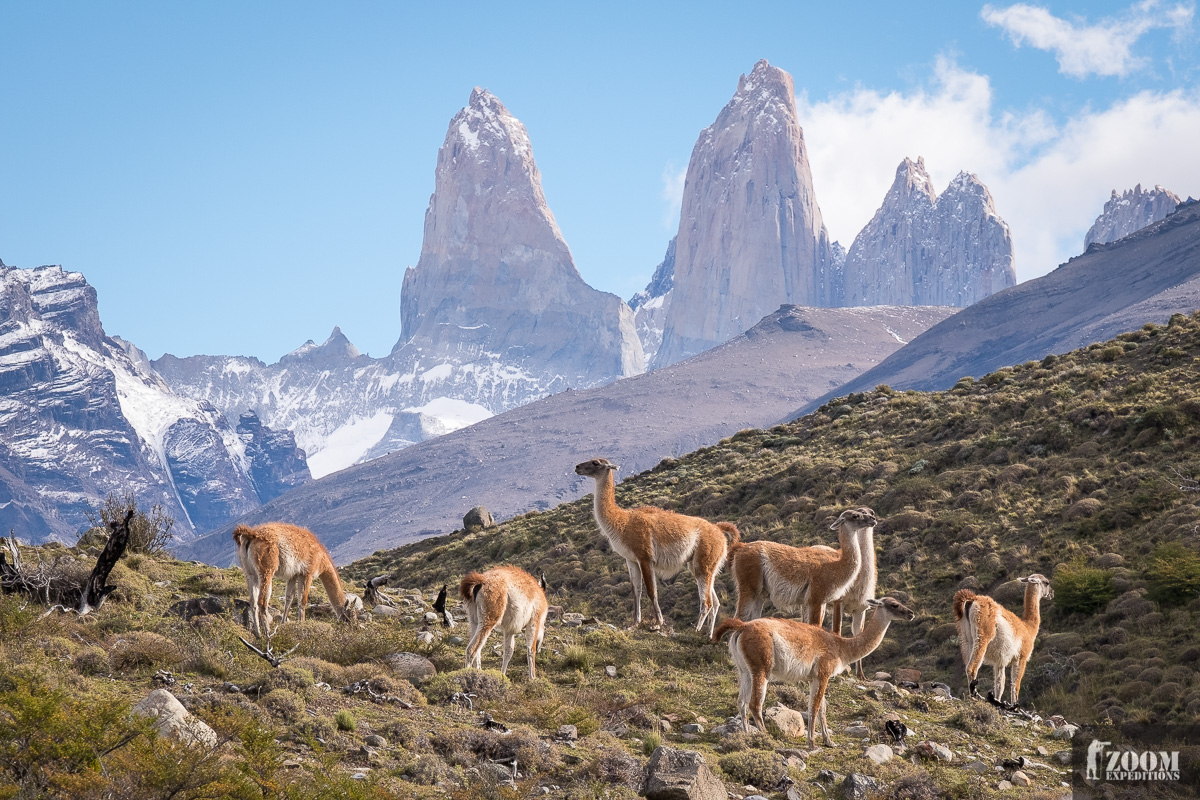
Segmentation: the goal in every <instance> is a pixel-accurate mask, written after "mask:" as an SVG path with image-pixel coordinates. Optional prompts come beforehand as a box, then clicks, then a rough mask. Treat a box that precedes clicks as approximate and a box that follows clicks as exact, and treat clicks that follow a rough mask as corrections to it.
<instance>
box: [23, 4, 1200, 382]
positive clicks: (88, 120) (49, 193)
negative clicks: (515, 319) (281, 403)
mask: <svg viewBox="0 0 1200 800" xmlns="http://www.w3.org/2000/svg"><path fill="white" fill-rule="evenodd" d="M435 5H436V6H437V7H434V6H435ZM423 6H430V7H428V8H425V7H423ZM1196 30H1197V28H1196V21H1195V19H1194V7H1193V5H1192V4H1191V3H1177V2H1174V3H1152V2H1150V3H1147V2H1143V3H1139V4H1135V5H1131V4H1130V3H1128V2H1126V3H1108V2H1088V3H1086V4H1085V3H1082V2H1071V3H1059V2H1054V3H1049V4H1044V5H1037V4H1022V5H1012V4H1004V3H993V4H991V5H985V4H972V3H963V2H945V3H926V4H919V5H918V4H900V3H894V2H887V3H884V2H879V3H855V4H831V3H820V4H817V3H798V2H778V3H776V2H761V3H757V4H754V5H753V6H752V7H749V8H744V9H739V8H737V7H735V6H734V4H717V3H687V4H683V3H680V4H665V3H659V4H651V3H644V2H643V3H609V4H603V5H600V4H594V5H590V6H583V5H576V6H573V5H571V4H562V3H544V4H528V3H527V4H507V5H497V4H487V5H483V4H474V3H458V4H453V5H451V4H401V3H390V2H389V3H370V2H355V3H296V2H292V3H269V2H261V3H254V4H245V3H224V2H208V3H203V4H201V3H194V4H184V3H119V2H112V3H61V2H53V1H51V2H38V3H18V2H9V1H8V0H5V1H4V2H0V59H2V61H0V109H3V124H2V125H0V187H2V188H3V191H2V192H0V258H2V259H3V260H4V262H5V263H6V264H9V265H16V266H22V267H32V266H37V265H39V264H47V263H56V264H62V265H63V266H64V267H66V268H68V269H71V270H77V271H81V272H83V273H84V275H85V276H87V278H88V280H89V281H90V282H91V283H92V284H93V285H94V286H95V287H96V288H97V290H98V292H99V296H100V311H101V317H102V319H103V321H104V324H105V328H106V329H107V330H108V332H109V333H110V334H117V335H120V336H123V337H125V338H127V339H130V340H131V341H133V342H134V343H136V344H138V345H139V346H140V347H142V348H143V349H145V350H146V351H147V352H148V353H149V354H150V355H151V356H152V357H157V356H159V355H161V354H162V353H163V352H171V353H174V354H176V355H191V354H195V353H230V354H245V355H255V356H258V357H260V358H263V359H264V360H267V361H274V360H275V359H277V358H278V357H279V356H280V355H282V354H284V353H286V352H287V351H289V350H291V349H293V348H295V347H297V346H299V345H300V344H302V343H303V342H304V341H305V340H306V339H315V340H317V341H321V340H323V339H324V338H325V337H326V336H327V335H328V334H329V331H330V330H331V329H332V328H333V326H334V325H340V326H341V327H342V329H343V330H344V331H345V332H346V334H347V335H348V336H349V337H350V339H351V340H352V341H353V342H355V344H357V345H358V346H359V348H360V349H362V350H364V351H367V352H370V353H371V354H372V355H376V356H379V355H384V354H386V353H387V352H388V351H389V350H390V349H391V347H392V345H393V344H394V343H395V341H396V339H397V337H398V336H399V331H400V321H399V299H400V285H401V280H402V278H403V273H404V268H405V267H406V266H408V265H410V264H415V263H416V261H417V259H418V257H419V255H420V247H421V235H422V228H423V223H424V213H425V208H426V206H427V204H428V201H429V195H430V193H431V192H432V190H433V170H434V164H435V160H436V156H437V149H438V147H439V146H440V145H441V143H442V140H443V139H444V137H445V133H446V126H447V124H448V122H449V120H450V118H451V117H452V116H453V115H454V114H455V112H456V111H457V110H458V109H459V108H461V107H462V106H463V105H464V104H465V103H466V102H467V99H468V96H469V94H470V91H471V88H472V87H473V86H476V85H478V86H484V87H486V88H488V89H490V90H491V91H492V92H493V93H495V94H496V95H497V96H498V97H499V98H500V99H501V100H502V101H503V102H504V103H505V105H507V106H508V108H509V109H510V110H511V111H512V113H513V114H514V115H516V116H517V117H518V118H519V119H521V120H522V121H523V122H524V123H525V125H526V127H527V128H528V130H529V134H530V138H531V140H532V143H533V148H534V155H535V158H536V160H537V162H538V166H539V168H540V170H541V173H542V178H543V182H544V188H545V193H546V197H547V200H548V202H549V203H550V207H551V209H552V210H553V212H554V214H555V216H556V218H557V219H558V223H559V226H560V227H561V229H562V231H563V235H564V237H565V238H566V240H567V243H568V244H569V245H570V247H571V250H572V253H573V255H574V257H575V260H576V263H577V266H578V267H579V269H580V272H581V273H582V274H583V276H584V278H585V279H586V280H587V281H588V282H589V283H591V284H592V285H593V286H596V287H597V288H600V289H603V290H606V291H611V292H614V293H616V294H619V295H621V296H622V297H625V298H628V297H629V296H630V295H631V294H633V293H634V292H635V291H637V290H639V289H640V288H642V287H643V286H644V285H645V283H646V281H647V280H648V279H649V276H650V273H651V271H652V270H653V268H654V266H655V264H657V262H658V261H659V260H660V259H661V257H662V254H663V251H664V250H665V248H666V244H667V242H668V240H669V239H670V237H671V236H672V235H673V234H674V229H675V227H676V226H677V224H678V194H679V191H680V188H681V182H682V175H683V171H684V170H685V169H686V166H687V161H688V158H689V156H690V154H691V150H692V146H693V144H694V143H695V140H696V137H697V135H698V134H699V132H700V130H701V129H702V128H704V127H705V126H707V125H709V124H710V123H711V122H712V121H713V119H714V118H715V117H716V115H717V113H718V112H719V111H720V109H721V107H722V106H723V105H724V104H725V103H726V102H727V101H728V100H729V98H730V96H731V95H732V93H733V91H734V89H735V88H736V86H737V79H738V75H739V74H741V73H744V72H748V71H749V70H750V69H751V67H752V66H753V65H754V62H755V61H757V60H758V59H760V58H766V59H768V60H769V61H770V62H771V63H773V64H775V65H777V66H780V67H782V68H783V69H785V70H787V71H788V72H790V73H791V74H792V76H793V77H794V79H795V82H796V89H797V94H798V96H799V105H800V122H801V125H802V126H803V128H804V130H805V136H806V140H807V142H808V145H809V148H810V159H811V161H812V167H813V173H814V183H815V190H816V195H817V199H818V202H819V203H820V205H821V209H822V211H823V213H824V215H825V219H826V222H827V224H828V226H829V228H830V232H831V234H832V235H833V236H834V237H835V238H838V239H840V240H841V241H842V243H843V244H845V245H846V246H849V244H850V242H851V240H852V239H853V237H854V235H855V234H856V233H857V232H858V230H859V228H861V226H862V225H863V224H865V223H866V222H867V220H868V219H869V218H870V216H871V215H872V214H873V213H874V210H875V209H876V208H877V207H878V205H879V202H880V201H881V200H882V198H883V195H884V193H885V192H886V190H887V187H888V186H889V185H890V183H891V180H892V176H893V173H894V170H895V167H896V165H897V164H898V163H899V162H900V160H901V159H902V158H904V157H905V156H911V157H913V158H916V157H917V156H923V157H924V158H925V160H926V163H927V166H928V167H929V170H930V173H931V175H932V177H933V180H934V184H935V186H936V187H937V188H938V190H939V191H940V190H941V189H943V188H944V187H945V185H946V184H947V183H948V182H949V180H950V179H951V178H952V177H953V176H954V174H956V173H957V172H958V171H959V170H967V171H969V172H975V173H976V174H978V175H979V177H980V178H981V179H982V180H983V181H984V183H986V184H987V185H988V186H989V188H991V190H992V192H993V195H994V197H995V200H996V207H997V210H998V212H999V213H1000V215H1001V216H1002V217H1003V218H1005V219H1006V220H1007V221H1008V222H1009V224H1010V226H1011V227H1012V231H1013V237H1014V242H1015V245H1016V252H1017V270H1018V275H1019V277H1020V278H1021V279H1023V280H1024V279H1028V278H1030V277H1033V276H1036V275H1040V274H1043V273H1045V272H1047V271H1049V270H1050V269H1052V268H1053V267H1054V266H1055V265H1057V264H1058V263H1059V262H1060V261H1062V260H1065V258H1067V257H1069V256H1070V255H1073V254H1075V253H1078V252H1079V251H1080V250H1081V248H1082V237H1083V233H1084V231H1086V229H1087V228H1088V226H1089V225H1090V224H1091V222H1092V220H1093V219H1094V217H1095V216H1096V214H1097V213H1099V211H1100V208H1101V207H1102V205H1103V203H1104V200H1105V199H1107V197H1108V194H1109V191H1110V190H1111V189H1114V188H1115V189H1125V188H1130V187H1132V186H1133V185H1134V184H1135V183H1138V182H1141V183H1143V184H1145V185H1147V186H1149V185H1152V184H1154V183H1161V184H1163V185H1165V186H1167V187H1168V188H1171V189H1173V190H1174V191H1175V192H1177V193H1179V194H1181V195H1184V196H1187V195H1188V194H1192V195H1197V196H1200V154H1198V151H1197V148H1196V145H1195V142H1196V141H1200V90H1198V86H1200V81H1198V77H1200V69H1198V67H1200V62H1198V60H1197V57H1198V55H1200V53H1198V49H1197V35H1196Z"/></svg>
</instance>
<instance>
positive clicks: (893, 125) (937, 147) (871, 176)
mask: <svg viewBox="0 0 1200 800" xmlns="http://www.w3.org/2000/svg"><path fill="white" fill-rule="evenodd" d="M797 104H798V106H799V111H800V121H801V124H802V125H803V126H804V135H805V141H806V143H807V145H808V150H809V161H810V164H811V167H812V172H813V183H814V187H815V189H816V194H817V198H818V200H819V202H820V206H821V211H822V214H823V216H824V219H825V223H826V226H827V227H828V229H829V232H830V235H831V236H833V237H834V238H836V239H839V240H840V241H841V242H842V244H843V245H845V246H846V247H849V246H850V243H851V242H852V241H853V238H854V236H855V235H856V234H857V233H858V231H859V230H860V229H861V228H862V226H863V225H865V224H866V223H867V221H868V220H870V218H871V217H872V216H873V215H874V213H875V211H876V210H877V209H878V208H879V204H880V202H881V201H882V200H883V196H884V194H885V193H886V192H887V189H888V187H889V186H891V183H892V180H893V178H894V176H895V171H896V167H897V165H899V163H900V161H901V160H902V159H903V158H904V157H905V156H908V157H911V158H913V159H916V158H917V157H918V156H924V158H925V164H926V167H927V169H928V170H929V173H930V177H931V178H932V179H933V183H934V187H935V189H936V190H938V191H939V192H940V191H942V190H943V189H945V187H946V185H947V184H948V183H949V182H950V179H951V178H953V177H954V175H955V174H957V173H958V172H959V171H961V170H965V171H967V172H973V173H975V174H977V175H978V176H979V178H980V180H982V181H983V182H984V183H985V184H986V185H987V187H988V188H989V190H990V191H991V192H992V196H993V198H994V200H995V204H996V210H997V212H998V213H999V214H1000V216H1001V217H1003V218H1004V220H1005V221H1006V222H1008V224H1009V226H1010V228H1011V230H1012V236H1013V246H1014V249H1015V258H1016V267H1017V275H1018V278H1019V279H1020V280H1027V279H1029V278H1032V277H1036V276H1038V275H1042V274H1044V273H1046V272H1049V271H1050V270H1051V269H1053V268H1054V267H1055V266H1057V265H1058V264H1060V263H1062V262H1063V261H1065V260H1066V259H1068V258H1069V257H1071V256H1073V255H1077V254H1079V253H1080V252H1082V250H1083V235H1084V233H1085V232H1086V231H1087V229H1088V228H1089V227H1090V226H1091V224H1092V222H1093V221H1094V220H1095V218H1096V216H1097V215H1098V214H1099V213H1100V211H1101V210H1102V209H1103V206H1104V201H1105V200H1107V199H1108V197H1109V193H1110V192H1111V190H1113V189H1117V190H1124V189H1128V188H1132V187H1133V186H1134V185H1135V184H1137V183H1141V184H1142V185H1143V186H1147V187H1149V186H1153V185H1154V184H1156V183H1158V184H1162V185H1163V186H1166V187H1167V188H1169V189H1171V190H1173V191H1174V192H1176V193H1177V194H1180V195H1182V196H1184V197H1186V196H1187V195H1188V194H1192V195H1200V159H1197V158H1196V157H1195V142H1197V141H1200V91H1196V90H1191V91H1187V92H1184V91H1174V92H1163V93H1160V92H1148V91H1147V92H1141V93H1139V94H1136V95H1134V96H1132V97H1128V98H1125V99H1123V100H1121V101H1119V102H1117V103H1115V104H1113V105H1112V106H1110V107H1108V108H1104V109H1099V110H1097V109H1086V110H1083V111H1081V112H1079V113H1078V114H1077V115H1076V116H1075V117H1073V118H1072V119H1070V120H1068V121H1067V122H1065V123H1063V124H1061V125H1056V124H1054V123H1053V121H1052V120H1051V118H1050V116H1049V115H1048V114H1046V113H1045V112H1043V111H1041V110H1039V109H1032V110H1028V111H1024V112H1021V113H1014V112H998V111H997V110H996V109H995V108H994V100H993V95H992V90H991V85H990V82H989V80H988V78H987V77H986V76H983V75H979V74H977V73H972V72H969V71H966V70H963V69H961V68H959V67H958V66H957V65H955V64H954V63H953V62H952V61H949V60H947V59H940V60H939V61H938V63H937V66H936V68H935V73H934V81H933V83H932V85H931V86H930V87H928V88H925V89H918V90H914V91H912V92H908V93H902V92H889V93H886V94H885V93H880V92H877V91H875V90H872V89H868V88H864V87H858V88H856V89H854V90H851V91H848V92H845V93H843V94H839V95H835V96H833V97H830V98H829V99H827V100H823V101H818V102H813V101H811V100H809V99H808V98H807V97H806V96H804V95H801V96H799V97H797Z"/></svg>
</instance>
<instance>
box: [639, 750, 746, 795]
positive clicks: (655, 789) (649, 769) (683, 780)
mask: <svg viewBox="0 0 1200 800" xmlns="http://www.w3.org/2000/svg"><path fill="white" fill-rule="evenodd" d="M640 793H641V795H642V796H643V797H645V798H646V799H647V800H726V798H727V797H728V795H727V793H726V791H725V784H723V783H721V781H720V779H719V778H717V776H716V775H714V774H713V772H712V770H711V769H709V768H708V765H707V764H706V763H704V756H702V755H700V754H699V753H697V752H695V751H694V750H676V749H674V748H672V747H667V746H666V745H662V746H661V747H659V748H658V749H656V750H655V751H654V753H653V754H652V755H651V756H650V762H649V763H648V764H646V774H645V778H644V779H643V781H642V788H641V792H640Z"/></svg>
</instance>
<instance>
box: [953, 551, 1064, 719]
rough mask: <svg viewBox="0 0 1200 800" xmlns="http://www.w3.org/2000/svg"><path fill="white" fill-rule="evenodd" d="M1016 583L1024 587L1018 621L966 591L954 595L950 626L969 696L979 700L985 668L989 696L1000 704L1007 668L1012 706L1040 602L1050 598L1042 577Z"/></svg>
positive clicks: (1050, 591)
mask: <svg viewBox="0 0 1200 800" xmlns="http://www.w3.org/2000/svg"><path fill="white" fill-rule="evenodd" d="M1018 580H1020V581H1021V582H1022V583H1024V584H1025V607H1024V609H1023V610H1022V613H1021V616H1019V617H1018V616H1017V615H1016V614H1014V613H1012V612H1011V611H1009V610H1008V609H1007V608H1005V607H1004V606H1002V605H1000V604H999V603H997V602H996V601H995V600H993V599H992V598H990V597H984V596H981V595H977V594H975V593H974V592H972V591H971V590H969V589H959V590H958V591H957V592H955V593H954V624H955V625H956V626H957V627H958V642H959V647H960V648H961V650H962V657H963V663H964V664H966V665H967V688H968V690H969V691H970V693H971V695H972V696H975V697H978V696H979V695H978V693H977V692H976V691H975V686H976V684H978V683H979V668H980V667H981V666H982V665H984V664H988V665H990V666H991V668H992V696H993V697H995V698H996V699H997V700H1003V699H1004V698H1003V694H1004V670H1005V668H1006V667H1007V668H1010V669H1011V670H1012V688H1011V689H1010V690H1009V691H1010V692H1011V699H1010V702H1011V703H1012V704H1013V705H1016V704H1017V697H1018V696H1019V695H1020V694H1021V678H1023V677H1024V676H1025V665H1026V664H1027V663H1029V654H1030V653H1032V652H1033V642H1034V640H1035V639H1036V638H1037V635H1038V628H1040V627H1041V624H1042V612H1041V601H1042V598H1043V597H1046V598H1052V597H1054V590H1053V589H1052V588H1050V580H1049V579H1048V578H1046V576H1045V575H1041V574H1039V573H1034V574H1033V575H1030V576H1029V577H1028V578H1019V579H1018Z"/></svg>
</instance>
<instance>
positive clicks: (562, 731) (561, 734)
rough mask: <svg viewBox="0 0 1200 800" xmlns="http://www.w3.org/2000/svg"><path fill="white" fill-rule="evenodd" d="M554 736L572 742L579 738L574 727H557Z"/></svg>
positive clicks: (577, 731)
mask: <svg viewBox="0 0 1200 800" xmlns="http://www.w3.org/2000/svg"><path fill="white" fill-rule="evenodd" d="M555 736H556V737H557V738H559V739H566V740H567V741H571V742H573V741H575V740H576V739H578V738H579V729H578V728H576V727H575V726H574V725H559V726H558V733H556V734H555Z"/></svg>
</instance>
